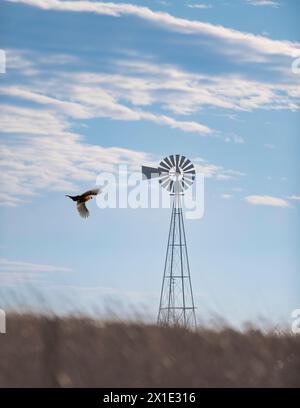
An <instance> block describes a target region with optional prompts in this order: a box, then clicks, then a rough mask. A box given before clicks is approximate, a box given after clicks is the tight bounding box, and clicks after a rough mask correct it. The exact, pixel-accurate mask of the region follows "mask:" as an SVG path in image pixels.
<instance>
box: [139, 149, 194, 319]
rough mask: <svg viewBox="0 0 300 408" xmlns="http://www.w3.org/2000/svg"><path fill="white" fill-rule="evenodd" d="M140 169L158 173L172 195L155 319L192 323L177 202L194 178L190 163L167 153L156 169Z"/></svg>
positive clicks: (187, 262)
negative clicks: (166, 243) (161, 280)
mask: <svg viewBox="0 0 300 408" xmlns="http://www.w3.org/2000/svg"><path fill="white" fill-rule="evenodd" d="M142 172H143V175H144V176H146V178H148V179H149V178H152V177H159V178H160V179H159V182H160V183H161V185H162V187H164V188H166V189H167V190H168V191H169V192H170V194H171V195H172V197H173V205H172V215H171V222H170V228H169V236H168V245H167V252H166V258H165V266H164V275H163V282H162V288H161V296H160V304H159V312H158V318H157V323H158V324H159V325H168V326H176V325H179V326H184V327H195V326H196V313H195V309H196V308H195V305H194V298H193V289H192V283H191V275H190V266H189V259H188V250H187V243H186V235H185V228H184V221H183V214H182V205H181V201H182V196H183V194H184V190H185V189H187V188H188V187H190V186H191V185H192V183H193V181H194V179H195V169H194V166H193V164H192V163H191V161H190V160H189V159H187V158H185V157H184V156H181V155H171V156H169V157H166V158H164V159H163V160H162V161H161V162H160V164H159V167H158V169H155V168H149V167H144V166H143V167H142Z"/></svg>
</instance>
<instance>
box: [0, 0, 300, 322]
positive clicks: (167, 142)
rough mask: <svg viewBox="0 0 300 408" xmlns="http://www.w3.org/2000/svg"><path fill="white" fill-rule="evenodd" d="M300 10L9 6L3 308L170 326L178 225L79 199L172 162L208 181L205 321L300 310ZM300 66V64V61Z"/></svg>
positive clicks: (1, 90) (195, 275) (201, 301)
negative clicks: (162, 299) (171, 263)
mask: <svg viewBox="0 0 300 408" xmlns="http://www.w3.org/2000/svg"><path fill="white" fill-rule="evenodd" d="M299 9H300V4H299V2H297V1H292V0H278V1H277V0H274V1H273V0H236V1H230V2H229V1H225V0H224V1H222V0H220V1H213V0H207V1H188V0H186V1H171V0H166V1H155V0H152V1H150V0H149V1H146V0H145V1H131V2H130V3H124V2H120V1H115V2H111V3H105V2H98V1H68V2H64V1H60V0H44V1H39V0H7V1H4V2H2V3H1V17H0V19H1V24H0V38H1V43H0V48H1V49H3V50H5V52H6V64H7V66H6V73H5V74H0V75H1V76H0V81H1V84H0V85H1V86H0V98H1V110H0V118H1V131H2V134H1V151H2V154H1V156H2V163H1V175H2V176H1V184H2V186H1V193H0V199H1V207H0V211H1V244H0V249H1V261H0V282H1V288H0V295H1V297H0V307H3V308H5V307H7V305H8V304H9V305H15V304H18V305H21V306H23V305H28V306H31V307H37V308H39V309H45V308H49V307H50V308H53V309H55V310H56V311H57V312H63V311H66V310H70V309H72V310H77V311H81V312H87V311H91V310H94V309H96V310H99V311H101V312H103V313H105V312H107V310H111V309H113V310H117V311H118V312H119V313H120V314H121V315H122V316H123V315H130V313H132V311H137V312H139V313H142V314H146V315H147V316H148V317H149V318H152V317H155V315H156V313H157V307H158V300H159V292H160V286H161V280H162V273H163V261H164V254H165V245H166V239H167V232H168V224H169V217H170V213H169V211H168V210H167V209H137V210H133V209H102V210H101V209H99V208H98V207H97V206H96V204H95V202H91V203H90V204H89V208H90V210H91V217H90V218H89V219H88V220H82V219H81V218H79V217H78V214H77V213H76V211H75V209H74V208H72V203H71V202H69V201H68V200H67V199H66V198H65V196H64V195H65V194H68V193H77V192H81V191H84V190H86V189H88V188H90V187H93V186H94V185H95V181H96V176H97V174H99V173H100V172H102V171H110V172H113V173H115V172H116V171H117V166H118V164H127V165H128V166H129V168H130V169H131V170H132V171H135V170H138V169H139V168H140V166H141V165H142V164H149V165H155V164H156V163H158V162H159V161H160V159H161V158H162V157H164V156H166V155H169V154H171V153H177V152H179V153H181V154H184V155H186V156H187V157H189V158H190V159H191V160H192V161H193V162H194V164H195V165H196V167H197V170H198V171H199V172H202V173H204V174H205V176H206V178H205V214H204V217H203V218H202V219H199V220H186V229H187V233H188V237H187V238H188V244H189V253H190V263H191V274H192V282H193V288H194V292H195V302H196V305H197V308H198V309H197V313H198V318H199V320H201V319H203V320H207V319H208V318H209V317H211V316H215V315H218V316H221V317H222V318H225V319H227V320H228V321H229V322H231V323H232V324H240V323H241V322H244V321H249V320H250V321H258V319H259V318H265V319H267V320H268V321H269V322H271V323H272V324H275V325H277V324H280V325H289V323H290V314H291V312H292V310H294V309H296V308H299V307H300V277H299V261H300V259H299V241H300V236H299V210H300V186H299V159H298V157H299V147H300V146H299V145H300V142H299V128H300V123H299V100H300V87H299V85H300V74H299V73H298V74H297V73H296V72H293V70H292V63H293V61H295V59H296V58H297V57H299V56H300V38H299V37H300V32H299V31H300V30H299V24H297V20H296V19H297V16H298V15H299V11H300V10H299ZM299 66H300V64H299Z"/></svg>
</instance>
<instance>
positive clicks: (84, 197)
mask: <svg viewBox="0 0 300 408" xmlns="http://www.w3.org/2000/svg"><path fill="white" fill-rule="evenodd" d="M99 193H100V189H99V188H94V189H93V190H88V191H86V192H85V193H83V194H81V195H77V196H71V195H66V197H69V198H71V200H73V201H76V207H77V210H78V212H79V215H80V217H82V218H87V217H88V216H89V215H90V213H89V210H88V209H87V208H86V205H85V203H86V202H87V201H89V200H92V198H93V196H96V195H97V194H99Z"/></svg>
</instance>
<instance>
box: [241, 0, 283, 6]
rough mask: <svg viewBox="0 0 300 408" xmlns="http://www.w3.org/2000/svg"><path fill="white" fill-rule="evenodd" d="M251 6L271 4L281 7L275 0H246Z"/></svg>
mask: <svg viewBox="0 0 300 408" xmlns="http://www.w3.org/2000/svg"><path fill="white" fill-rule="evenodd" d="M246 2H247V3H248V4H250V5H251V6H271V7H279V2H278V1H275V0H246Z"/></svg>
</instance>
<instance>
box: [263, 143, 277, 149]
mask: <svg viewBox="0 0 300 408" xmlns="http://www.w3.org/2000/svg"><path fill="white" fill-rule="evenodd" d="M264 146H265V147H266V148H267V149H270V150H273V149H275V146H274V145H273V144H272V143H265V144H264Z"/></svg>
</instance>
